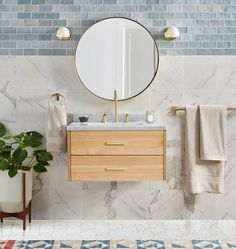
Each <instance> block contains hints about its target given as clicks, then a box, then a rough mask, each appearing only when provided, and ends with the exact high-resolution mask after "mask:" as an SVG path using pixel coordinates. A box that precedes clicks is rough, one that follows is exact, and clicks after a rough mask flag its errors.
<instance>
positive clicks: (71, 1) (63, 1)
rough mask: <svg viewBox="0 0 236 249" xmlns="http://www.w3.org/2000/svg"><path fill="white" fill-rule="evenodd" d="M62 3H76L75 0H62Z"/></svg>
mask: <svg viewBox="0 0 236 249" xmlns="http://www.w3.org/2000/svg"><path fill="white" fill-rule="evenodd" d="M60 4H74V0H60Z"/></svg>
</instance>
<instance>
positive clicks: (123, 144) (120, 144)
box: [105, 142, 127, 146]
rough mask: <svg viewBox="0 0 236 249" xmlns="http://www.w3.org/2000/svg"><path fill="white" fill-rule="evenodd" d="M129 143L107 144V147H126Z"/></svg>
mask: <svg viewBox="0 0 236 249" xmlns="http://www.w3.org/2000/svg"><path fill="white" fill-rule="evenodd" d="M126 144H127V143H110V142H106V143H105V145H106V146H125V145H126Z"/></svg>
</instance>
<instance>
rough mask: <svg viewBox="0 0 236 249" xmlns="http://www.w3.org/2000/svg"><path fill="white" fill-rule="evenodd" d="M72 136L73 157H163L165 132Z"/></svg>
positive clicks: (87, 132) (81, 134) (89, 133)
mask: <svg viewBox="0 0 236 249" xmlns="http://www.w3.org/2000/svg"><path fill="white" fill-rule="evenodd" d="M70 134H71V137H70V139H71V154H72V155H163V149H164V131H153V130H152V131H71V132H70ZM68 135H69V134H68Z"/></svg>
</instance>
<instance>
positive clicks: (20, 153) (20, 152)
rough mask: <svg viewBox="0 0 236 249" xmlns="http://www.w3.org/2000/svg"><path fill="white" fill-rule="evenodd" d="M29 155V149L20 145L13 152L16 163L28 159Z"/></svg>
mask: <svg viewBox="0 0 236 249" xmlns="http://www.w3.org/2000/svg"><path fill="white" fill-rule="evenodd" d="M27 155H28V153H27V151H26V150H24V149H22V148H21V147H18V148H17V149H16V150H15V151H14V153H13V154H12V156H13V159H14V161H15V162H16V163H22V162H23V161H24V160H25V159H26V157H27Z"/></svg>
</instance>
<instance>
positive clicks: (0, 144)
mask: <svg viewBox="0 0 236 249" xmlns="http://www.w3.org/2000/svg"><path fill="white" fill-rule="evenodd" d="M5 144H6V142H5V141H3V140H1V139H0V148H2V147H3V146H4V145H5Z"/></svg>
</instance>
